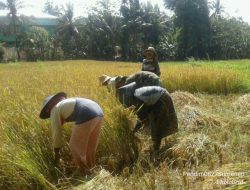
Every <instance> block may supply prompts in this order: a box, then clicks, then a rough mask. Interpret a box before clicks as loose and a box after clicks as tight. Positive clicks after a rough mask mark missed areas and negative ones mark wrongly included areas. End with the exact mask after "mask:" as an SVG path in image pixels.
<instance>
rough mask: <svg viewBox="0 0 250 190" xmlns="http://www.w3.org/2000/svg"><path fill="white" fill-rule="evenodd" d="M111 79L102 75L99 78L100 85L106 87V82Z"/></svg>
mask: <svg viewBox="0 0 250 190" xmlns="http://www.w3.org/2000/svg"><path fill="white" fill-rule="evenodd" d="M111 78H112V77H110V76H108V75H102V76H100V77H99V80H100V82H101V84H102V85H107V83H108V81H109V80H110V79H111Z"/></svg>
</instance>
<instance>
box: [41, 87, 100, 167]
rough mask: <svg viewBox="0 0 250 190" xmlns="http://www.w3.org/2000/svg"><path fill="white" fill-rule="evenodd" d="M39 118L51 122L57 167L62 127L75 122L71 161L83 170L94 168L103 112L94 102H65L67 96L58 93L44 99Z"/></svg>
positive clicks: (77, 99)
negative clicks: (66, 123) (48, 119)
mask: <svg viewBox="0 0 250 190" xmlns="http://www.w3.org/2000/svg"><path fill="white" fill-rule="evenodd" d="M40 118H41V119H47V118H50V120H51V127H52V140H53V147H54V152H55V163H56V164H58V162H59V159H60V148H61V147H62V145H63V142H62V139H63V135H62V133H63V132H62V130H63V128H62V126H63V124H64V123H65V122H71V121H74V122H75V126H74V127H73V129H72V133H71V138H70V141H69V148H70V150H71V153H72V156H73V159H74V161H75V162H76V164H77V165H79V166H80V167H81V168H82V169H91V168H92V167H94V166H95V159H96V149H97V145H98V142H99V135H100V131H101V127H102V125H103V111H102V109H101V107H100V106H99V105H98V104H97V103H96V102H94V101H92V100H90V99H86V98H67V95H66V93H64V92H59V93H57V94H55V95H53V96H49V97H47V98H46V99H45V101H44V104H43V108H42V110H41V112H40Z"/></svg>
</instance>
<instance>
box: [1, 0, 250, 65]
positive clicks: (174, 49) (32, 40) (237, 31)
mask: <svg viewBox="0 0 250 190" xmlns="http://www.w3.org/2000/svg"><path fill="white" fill-rule="evenodd" d="M164 2H165V8H166V9H167V10H168V11H171V14H167V13H166V12H162V11H160V9H159V7H158V6H153V5H152V4H151V3H150V2H148V3H146V4H145V3H141V2H140V1H139V0H129V1H128V0H122V1H121V4H120V7H119V8H117V7H114V6H113V5H112V4H111V3H110V1H109V0H100V1H99V2H98V4H97V5H96V6H94V7H91V8H89V11H88V13H87V15H86V16H82V17H77V18H76V17H74V9H73V5H72V4H68V5H67V6H65V7H60V6H58V5H54V4H53V1H47V2H46V3H45V5H44V10H43V11H44V12H46V13H48V14H51V15H53V16H55V17H56V18H57V20H58V25H57V26H56V29H55V32H54V34H53V35H49V36H48V34H46V33H45V32H42V30H43V29H38V28H37V29H36V30H37V32H35V33H34V28H32V29H30V30H29V31H26V32H25V33H23V32H21V31H20V30H19V26H20V25H22V24H24V23H27V22H31V21H27V19H26V21H25V19H24V18H21V17H17V12H18V10H19V9H20V8H21V7H23V6H24V5H23V3H22V1H19V0H18V1H13V0H8V1H3V0H2V1H0V9H8V10H9V14H8V15H9V17H10V20H11V22H10V26H6V25H5V26H3V27H2V30H4V31H5V32H6V31H8V32H9V33H10V34H13V35H14V36H15V39H16V40H15V41H16V42H15V46H16V50H17V55H18V58H20V52H21V51H24V52H26V55H27V57H26V59H27V60H30V61H32V60H58V59H95V60H114V59H115V57H114V56H115V47H117V46H119V51H120V52H119V53H118V54H117V55H116V59H118V60H123V61H141V60H142V52H143V50H144V49H146V48H147V47H148V46H153V47H155V48H156V50H157V52H158V54H159V59H160V60H186V59H188V58H194V59H196V60H197V59H208V60H214V59H242V58H249V57H250V26H249V24H248V23H246V22H243V21H242V20H241V19H240V18H233V17H228V16H225V14H224V12H223V7H222V6H221V3H220V0H212V1H207V0H164ZM4 28H5V29H4ZM6 28H7V29H6ZM38 31H39V32H38ZM42 33H43V34H42ZM41 35H43V36H44V35H45V36H44V37H43V38H41ZM38 52H40V53H38Z"/></svg>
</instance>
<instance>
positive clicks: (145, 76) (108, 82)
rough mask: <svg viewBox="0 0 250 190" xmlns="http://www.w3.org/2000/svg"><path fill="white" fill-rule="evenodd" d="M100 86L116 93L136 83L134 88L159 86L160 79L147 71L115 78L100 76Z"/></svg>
mask: <svg viewBox="0 0 250 190" xmlns="http://www.w3.org/2000/svg"><path fill="white" fill-rule="evenodd" d="M99 81H100V83H101V84H102V85H104V86H107V88H108V89H109V90H110V91H116V89H118V88H120V87H121V86H124V85H127V84H129V83H132V82H136V88H140V87H143V86H161V80H160V77H158V76H157V75H156V74H154V73H152V72H149V71H139V72H136V73H133V74H131V75H129V76H115V77H111V76H108V75H105V74H104V75H102V76H100V77H99Z"/></svg>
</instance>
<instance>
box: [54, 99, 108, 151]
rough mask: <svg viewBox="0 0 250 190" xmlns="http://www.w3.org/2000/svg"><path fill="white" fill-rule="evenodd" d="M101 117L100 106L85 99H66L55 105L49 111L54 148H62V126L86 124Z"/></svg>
mask: <svg viewBox="0 0 250 190" xmlns="http://www.w3.org/2000/svg"><path fill="white" fill-rule="evenodd" d="M97 116H103V112H102V109H101V108H100V106H99V105H98V104H97V103H96V102H94V101H92V100H89V99H86V98H67V99H64V100H62V101H60V102H59V103H57V104H56V105H55V106H54V107H53V108H52V110H51V114H50V118H51V129H52V141H53V147H54V148H60V147H61V146H62V144H63V143H62V136H63V135H62V125H63V123H64V122H70V121H75V122H76V124H80V123H83V122H86V121H88V120H90V119H92V118H94V117H97Z"/></svg>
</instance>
